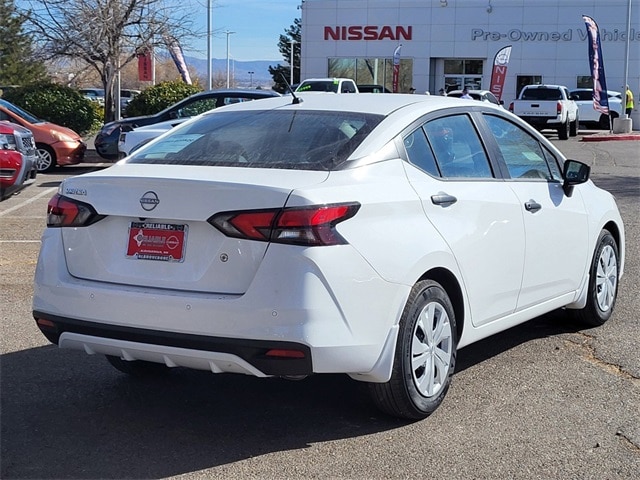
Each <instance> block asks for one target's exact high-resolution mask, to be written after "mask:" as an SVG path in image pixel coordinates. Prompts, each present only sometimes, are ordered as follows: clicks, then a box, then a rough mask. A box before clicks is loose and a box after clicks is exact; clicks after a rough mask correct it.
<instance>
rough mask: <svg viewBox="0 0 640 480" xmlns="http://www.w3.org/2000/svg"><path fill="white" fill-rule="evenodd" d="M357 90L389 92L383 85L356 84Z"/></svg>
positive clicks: (362, 91)
mask: <svg viewBox="0 0 640 480" xmlns="http://www.w3.org/2000/svg"><path fill="white" fill-rule="evenodd" d="M358 91H359V92H360V93H391V90H389V89H388V88H387V87H385V86H384V85H369V84H366V85H358Z"/></svg>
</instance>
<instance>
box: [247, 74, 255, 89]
mask: <svg viewBox="0 0 640 480" xmlns="http://www.w3.org/2000/svg"><path fill="white" fill-rule="evenodd" d="M248 73H249V88H253V74H254V73H256V72H248Z"/></svg>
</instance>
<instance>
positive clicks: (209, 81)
mask: <svg viewBox="0 0 640 480" xmlns="http://www.w3.org/2000/svg"><path fill="white" fill-rule="evenodd" d="M211 38H212V37H211V0H209V1H208V4H207V85H208V86H209V88H208V90H211V84H212V79H213V71H212V66H211ZM154 85H155V82H154Z"/></svg>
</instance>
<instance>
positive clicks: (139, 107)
mask: <svg viewBox="0 0 640 480" xmlns="http://www.w3.org/2000/svg"><path fill="white" fill-rule="evenodd" d="M201 91H202V88H201V87H200V86H199V85H198V84H195V85H187V84H186V83H184V82H182V81H180V80H176V81H170V82H161V83H158V84H157V85H154V86H153V87H149V88H147V89H145V90H143V91H142V92H141V93H139V94H138V95H136V96H135V98H134V99H133V100H131V102H129V105H127V115H128V116H130V117H135V116H138V115H152V114H154V113H158V112H159V111H161V110H164V109H165V108H167V107H169V106H171V105H173V104H174V103H176V102H178V101H180V100H182V99H183V98H186V97H188V96H189V95H193V94H194V93H198V92H201ZM214 107H215V102H214V104H213V105H212V106H211V108H214ZM198 113H201V112H198Z"/></svg>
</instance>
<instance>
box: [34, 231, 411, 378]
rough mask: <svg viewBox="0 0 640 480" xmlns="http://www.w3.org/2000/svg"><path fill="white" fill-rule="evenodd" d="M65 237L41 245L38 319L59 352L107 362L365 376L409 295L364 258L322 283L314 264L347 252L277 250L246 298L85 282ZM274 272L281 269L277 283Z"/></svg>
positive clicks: (55, 235)
mask: <svg viewBox="0 0 640 480" xmlns="http://www.w3.org/2000/svg"><path fill="white" fill-rule="evenodd" d="M61 237H62V236H61V235H60V230H59V229H47V230H45V233H44V235H43V238H42V249H41V252H40V256H39V259H38V265H37V266H36V274H35V288H34V299H33V311H34V316H35V317H36V318H37V319H44V320H45V322H44V323H42V322H40V323H39V326H40V327H41V329H42V330H43V333H44V334H45V335H46V336H47V337H48V338H49V339H50V340H51V341H53V342H54V343H55V342H56V341H59V339H60V338H62V339H63V341H62V342H61V344H60V346H61V347H67V348H79V349H82V350H84V351H86V352H90V353H92V352H96V353H105V354H112V352H114V351H115V352H117V351H119V350H118V349H121V352H123V353H121V354H120V356H121V357H122V358H128V357H130V358H133V359H148V358H152V359H153V360H152V361H158V360H160V361H161V362H162V363H167V364H172V363H175V364H177V365H184V366H191V367H192V368H199V367H194V366H193V365H196V364H197V365H200V366H203V365H204V366H206V369H208V370H212V371H236V370H238V369H241V370H243V373H250V374H256V373H255V372H254V373H251V372H252V371H251V369H246V368H244V367H241V365H244V363H246V364H248V365H251V366H252V368H253V369H255V370H256V371H258V372H260V373H259V374H257V375H258V376H261V375H265V376H268V375H307V374H310V373H347V374H353V375H366V374H368V373H369V372H371V371H372V370H373V369H374V367H376V364H377V362H378V360H379V359H380V358H381V356H382V355H383V350H384V348H385V346H388V345H389V343H388V341H387V339H388V338H389V336H390V332H391V331H395V330H394V329H395V325H396V324H397V321H398V319H399V317H400V314H401V311H402V308H403V306H404V303H405V301H406V298H407V296H408V294H409V290H410V287H409V286H406V285H398V284H390V283H388V282H386V281H384V280H382V279H380V277H379V276H378V275H377V274H376V273H375V271H373V270H372V268H371V267H370V265H369V264H368V263H367V262H365V261H364V260H362V259H358V258H359V257H358V258H354V259H353V260H352V261H350V262H348V261H346V260H344V258H345V257H341V259H342V260H343V261H342V265H341V266H342V268H341V269H337V270H340V271H338V272H336V274H335V277H333V278H327V277H326V276H323V275H321V274H319V273H318V272H319V271H326V270H327V269H322V268H319V267H316V266H315V263H316V262H323V261H326V260H327V257H325V255H329V256H332V260H333V261H334V262H335V255H336V254H338V255H340V250H341V249H340V248H329V249H320V248H319V249H306V250H305V249H300V252H302V253H306V254H307V255H310V256H306V257H302V256H300V257H296V256H293V257H295V258H292V255H291V250H288V249H287V248H278V246H276V245H272V246H271V247H270V252H269V254H268V255H267V256H266V257H265V258H264V259H263V262H262V263H263V265H264V266H263V267H261V268H260V269H259V271H258V273H257V274H256V276H255V278H254V280H253V282H252V284H251V287H250V289H249V290H248V291H247V292H245V293H244V294H242V295H229V294H216V293H202V292H189V291H176V290H168V289H160V288H150V287H133V286H127V285H117V284H112V283H101V282H95V281H88V280H81V279H78V278H75V277H72V276H71V275H70V274H69V272H68V270H67V267H66V264H65V261H64V255H63V251H64V250H63V242H62V239H61ZM348 248H350V247H348V246H345V247H344V249H348ZM344 249H343V250H342V251H343V252H345V250H344ZM321 250H324V252H322V253H319V252H320V251H321ZM347 253H349V252H347ZM314 255H315V257H314ZM352 257H354V256H353V255H349V256H348V258H352ZM45 263H46V268H44V264H45ZM274 265H275V266H283V270H282V271H281V272H280V275H278V274H277V272H274V268H275V267H274ZM334 270H336V269H334ZM47 326H49V327H50V328H51V330H50V331H47V330H46V329H47ZM67 333H68V334H69V335H71V337H69V335H66V336H65V334H67ZM76 335H81V336H89V337H93V338H92V339H90V341H89V340H87V339H86V338H84V337H82V338H79V337H76ZM65 338H69V340H64V339H65ZM114 342H115V343H114ZM127 342H132V343H133V344H135V345H134V346H131V345H129V344H128V343H127ZM393 346H394V342H392V343H391V347H392V348H393ZM167 348H169V349H179V351H175V352H174V351H171V352H169V353H167V350H166V349H167ZM114 349H115V350H114ZM271 349H284V350H295V351H303V352H304V359H298V358H286V359H282V358H278V359H269V358H268V355H267V354H266V352H267V351H268V350H271ZM129 350H131V351H135V352H138V353H135V354H134V353H131V352H130V351H129ZM183 351H188V352H189V353H188V356H189V358H191V360H189V361H188V363H187V364H186V365H185V364H183V363H180V361H178V360H176V359H174V358H173V356H176V358H177V357H179V355H180V352H183ZM126 352H128V353H126ZM140 352H146V353H140ZM212 352H213V353H215V354H216V355H218V354H219V355H222V356H223V358H227V357H226V356H227V355H232V356H233V357H234V360H233V361H230V363H229V365H232V366H229V367H224V361H220V360H216V359H217V358H218V357H215V356H214V357H215V358H214V357H212V356H211V354H212ZM162 355H167V358H169V361H167V362H165V361H164V360H163V358H164V357H162ZM194 358H195V359H197V360H194ZM227 360H229V359H227ZM211 362H213V363H211ZM207 365H208V366H207ZM211 365H214V366H213V367H212V366H211ZM374 381H385V379H384V378H380V377H379V376H375V377H374Z"/></svg>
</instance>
